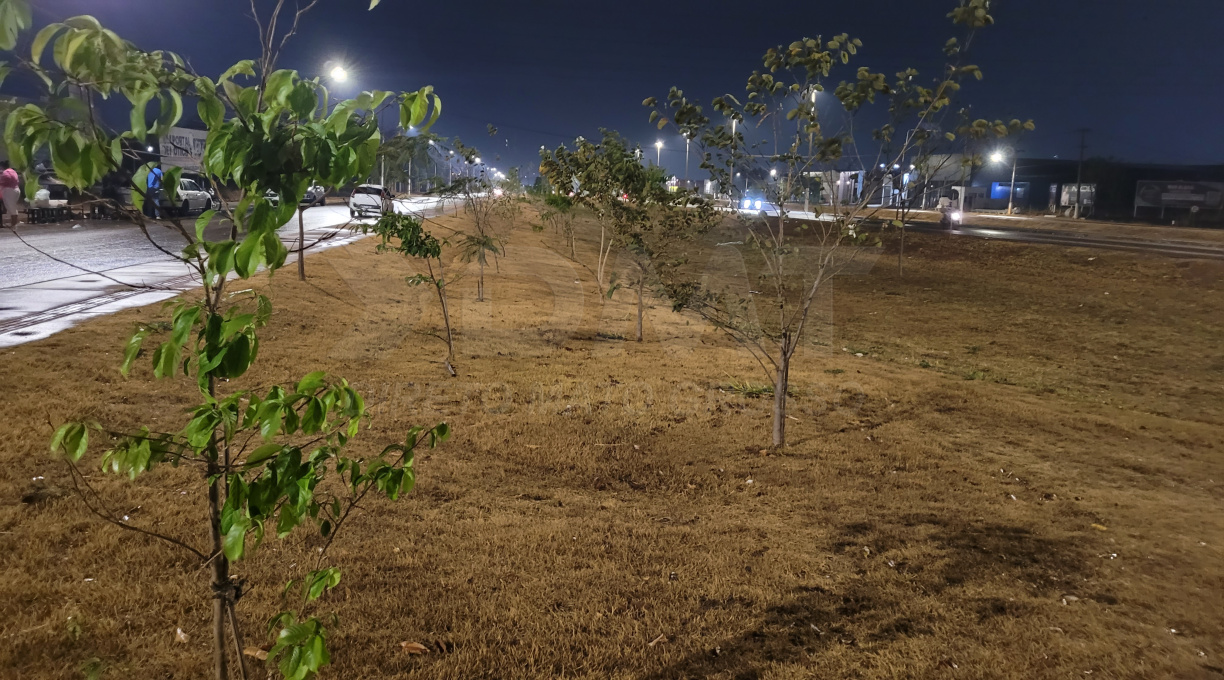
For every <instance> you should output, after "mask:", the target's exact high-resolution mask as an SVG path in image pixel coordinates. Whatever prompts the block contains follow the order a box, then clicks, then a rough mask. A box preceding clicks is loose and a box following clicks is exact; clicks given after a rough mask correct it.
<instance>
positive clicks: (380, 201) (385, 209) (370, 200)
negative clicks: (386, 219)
mask: <svg viewBox="0 0 1224 680" xmlns="http://www.w3.org/2000/svg"><path fill="white" fill-rule="evenodd" d="M391 198H392V196H391V192H390V191H387V188H386V187H383V186H379V185H377V184H362V185H361V186H359V187H357V188H356V189H353V195H352V196H351V197H350V198H349V216H350V217H352V218H353V219H357V218H358V217H367V216H373V217H381V216H383V215H387V214H390V213H392V212H394V211H395V207H394V205H393V204H392V202H391Z"/></svg>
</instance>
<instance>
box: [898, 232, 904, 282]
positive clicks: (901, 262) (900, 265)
mask: <svg viewBox="0 0 1224 680" xmlns="http://www.w3.org/2000/svg"><path fill="white" fill-rule="evenodd" d="M897 273H898V274H899V275H901V276H905V225H904V224H902V225H901V251H900V252H898V253H897Z"/></svg>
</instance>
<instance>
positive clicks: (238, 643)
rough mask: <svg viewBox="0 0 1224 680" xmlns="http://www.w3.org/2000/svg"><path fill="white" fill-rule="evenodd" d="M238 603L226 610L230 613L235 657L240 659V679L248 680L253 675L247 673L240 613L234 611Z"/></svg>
mask: <svg viewBox="0 0 1224 680" xmlns="http://www.w3.org/2000/svg"><path fill="white" fill-rule="evenodd" d="M236 602H237V601H235V602H230V603H229V606H227V607H226V610H227V611H228V612H229V625H230V635H231V636H232V637H233V638H234V656H235V657H237V659H238V677H239V678H241V679H242V680H247V678H249V677H250V676H251V674H250V672H248V671H247V664H246V655H245V654H243V652H242V650H243V649H245V647H243V644H242V631H241V630H240V629H239V628H238V612H237V611H235V610H234V604H235V603H236Z"/></svg>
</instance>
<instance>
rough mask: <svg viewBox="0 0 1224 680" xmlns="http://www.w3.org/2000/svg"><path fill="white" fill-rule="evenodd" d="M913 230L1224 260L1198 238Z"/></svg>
mask: <svg viewBox="0 0 1224 680" xmlns="http://www.w3.org/2000/svg"><path fill="white" fill-rule="evenodd" d="M906 228H907V229H909V230H911V231H920V232H923V233H928V234H947V235H949V236H970V237H974V238H983V239H994V240H997V241H1016V242H1020V243H1034V244H1042V245H1056V246H1069V247H1073V248H1097V249H1101V250H1127V251H1131V252H1138V253H1151V254H1154V255H1165V256H1169V257H1192V258H1204V259H1210V260H1224V247H1220V246H1219V245H1214V244H1210V243H1203V242H1197V241H1183V240H1170V239H1141V238H1133V237H1126V236H1102V235H1100V234H1086V233H1079V232H1074V231H1061V230H1058V231H1055V230H1043V229H1025V228H1016V229H1008V228H1000V227H976V226H973V225H965V224H962V225H957V226H956V227H953V228H951V229H949V228H947V227H941V226H940V225H939V224H937V223H925V222H913V223H908V224H906Z"/></svg>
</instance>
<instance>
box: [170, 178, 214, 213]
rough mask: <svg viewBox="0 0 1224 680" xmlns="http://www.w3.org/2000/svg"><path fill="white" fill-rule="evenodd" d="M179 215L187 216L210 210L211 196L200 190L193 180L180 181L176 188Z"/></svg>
mask: <svg viewBox="0 0 1224 680" xmlns="http://www.w3.org/2000/svg"><path fill="white" fill-rule="evenodd" d="M177 207H178V210H179V214H182V215H187V214H190V213H193V212H204V211H205V210H209V209H210V208H212V196H211V195H209V193H208V192H207V191H204V190H203V189H201V188H200V185H199V184H196V183H195V181H194V180H190V179H180V180H179V187H178V206H177Z"/></svg>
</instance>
